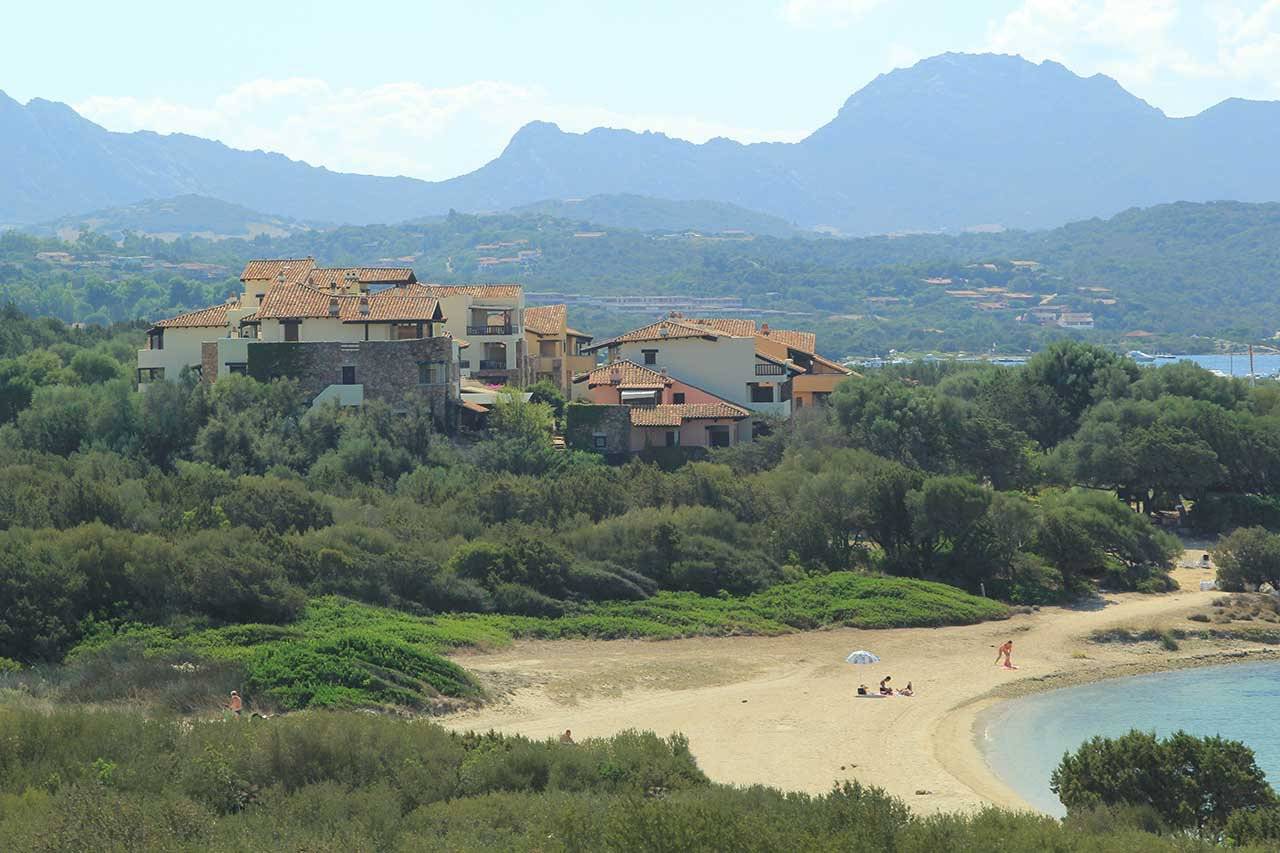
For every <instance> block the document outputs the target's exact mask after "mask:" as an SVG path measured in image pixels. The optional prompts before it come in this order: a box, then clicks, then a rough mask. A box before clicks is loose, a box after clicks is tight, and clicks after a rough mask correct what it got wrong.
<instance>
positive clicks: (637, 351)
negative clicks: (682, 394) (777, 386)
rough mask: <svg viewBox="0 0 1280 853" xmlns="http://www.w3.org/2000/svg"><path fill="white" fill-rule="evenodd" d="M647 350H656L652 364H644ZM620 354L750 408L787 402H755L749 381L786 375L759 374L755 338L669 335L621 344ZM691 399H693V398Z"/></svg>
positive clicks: (776, 406)
mask: <svg viewBox="0 0 1280 853" xmlns="http://www.w3.org/2000/svg"><path fill="white" fill-rule="evenodd" d="M644 350H657V355H656V360H655V362H654V363H653V364H645V361H644ZM618 353H619V356H620V357H621V358H624V359H627V360H628V361H634V362H635V363H636V364H644V365H645V367H649V368H651V369H653V370H662V369H663V368H666V370H667V373H668V374H669V375H670V376H672V377H674V378H677V379H682V380H684V381H685V382H688V383H689V384H690V385H696V386H698V387H699V388H702V389H704V390H706V391H709V392H711V393H712V394H714V395H716V396H717V397H721V398H723V399H725V400H728V401H729V402H730V403H736V404H737V405H739V406H743V407H744V408H748V409H756V410H768V411H778V410H779V409H780V408H788V409H789V406H788V405H787V404H786V403H781V404H779V403H776V402H775V403H763V404H762V403H752V402H751V393H750V390H749V388H748V385H749V384H750V383H755V382H768V381H774V380H778V379H782V378H785V377H778V376H756V372H755V371H756V343H755V339H754V338H730V337H721V338H719V339H717V340H714V341H709V340H706V339H704V338H670V339H667V340H659V341H643V342H637V343H623V344H619V345H618ZM689 402H693V401H692V400H690V401H689Z"/></svg>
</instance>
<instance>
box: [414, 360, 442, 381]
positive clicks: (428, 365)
mask: <svg viewBox="0 0 1280 853" xmlns="http://www.w3.org/2000/svg"><path fill="white" fill-rule="evenodd" d="M448 381H449V363H448V362H447V361H420V362H418V384H419V385H443V384H445V383H446V382H448Z"/></svg>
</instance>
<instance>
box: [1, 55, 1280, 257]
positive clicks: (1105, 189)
mask: <svg viewBox="0 0 1280 853" xmlns="http://www.w3.org/2000/svg"><path fill="white" fill-rule="evenodd" d="M1276 150H1280V102H1270V101H1268V102H1262V101H1244V100H1239V99H1230V100H1227V101H1224V102H1222V103H1220V104H1218V105H1216V106H1214V107H1212V108H1210V109H1208V110H1205V111H1204V112H1203V113H1200V114H1199V115H1197V116H1193V117H1190V118H1177V119H1174V118H1169V117H1167V116H1165V115H1164V114H1163V113H1162V112H1161V111H1159V110H1158V109H1156V108H1154V107H1152V106H1150V105H1149V104H1147V103H1145V102H1144V101H1142V100H1140V99H1139V98H1137V97H1135V96H1133V95H1132V94H1130V93H1129V92H1127V91H1125V90H1124V89H1123V88H1122V87H1121V86H1120V85H1119V84H1118V83H1116V82H1115V81H1114V80H1112V79H1111V78H1108V77H1104V76H1101V75H1095V76H1093V77H1089V78H1081V77H1078V76H1076V75H1075V74H1072V73H1071V72H1070V71H1069V70H1067V69H1066V68H1064V67H1063V66H1061V65H1059V64H1057V63H1053V62H1043V63H1040V64H1038V65H1037V64H1033V63H1030V62H1027V61H1025V60H1022V59H1020V58H1017V57H1011V56H995V55H962V54H944V55H942V56H937V57H933V58H931V59H926V60H923V61H921V62H919V63H917V64H916V65H914V66H912V67H911V68H908V69H900V70H896V71H893V72H890V73H888V74H883V75H881V76H880V77H878V78H876V79H875V80H874V81H872V82H871V83H869V84H868V85H867V86H865V87H863V88H862V89H861V90H859V91H858V92H857V93H855V94H854V95H853V96H852V97H850V98H849V99H848V100H847V101H846V102H845V104H844V106H843V107H841V108H840V110H839V112H838V113H837V115H836V116H835V118H834V119H832V120H831V121H830V122H829V123H827V124H826V125H824V126H823V127H821V128H819V129H817V130H816V131H814V132H813V133H812V134H810V135H809V136H808V137H807V138H805V139H803V140H802V141H800V142H797V143H793V144H788V143H758V144H751V145H742V144H739V143H737V142H733V141H731V140H727V139H713V140H710V141H709V142H706V143H704V144H701V145H695V144H692V143H689V142H684V141H682V140H678V139H672V138H669V137H667V136H665V135H663V134H657V133H634V132H631V131H623V130H609V129H602V128H600V129H596V130H592V131H590V132H588V133H584V134H576V133H565V132H563V131H561V130H560V129H559V128H558V127H556V126H555V125H553V124H548V123H545V122H533V123H531V124H529V125H526V126H525V127H524V128H522V129H521V130H520V131H518V132H517V133H516V134H515V136H514V137H512V139H511V141H510V143H509V144H508V145H507V147H506V149H505V150H504V151H503V152H502V154H501V155H500V156H499V157H497V158H496V159H495V160H493V161H491V162H490V163H488V164H486V165H485V166H483V167H481V168H480V169H477V170H476V171H474V172H471V173H469V174H466V175H461V176H459V177H457V178H452V179H450V180H447V181H440V182H436V183H431V182H426V181H420V180H415V179H411V178H389V177H372V176H366V175H354V174H345V173H339V172H332V171H329V170H328V169H325V168H323V167H313V166H309V165H307V164H305V163H301V162H298V161H294V160H290V159H288V158H287V157H285V156H283V155H280V154H268V153H264V152H261V151H254V152H249V151H239V150H236V149H232V148H228V147H226V146H225V145H222V144H221V143H218V142H213V141H210V140H206V139H200V138H197V137H193V136H187V135H183V134H173V135H159V134H155V133H151V132H146V131H142V132H138V133H113V132H109V131H107V130H104V129H103V128H101V127H99V126H98V125H96V124H94V123H92V122H90V121H88V120H86V119H84V118H83V117H81V116H80V115H78V114H77V113H76V112H75V111H74V110H72V109H71V108H70V107H68V106H66V105H64V104H57V103H52V102H49V101H44V100H40V99H34V100H32V101H31V102H30V103H28V104H27V105H26V106H25V107H24V106H22V105H20V104H18V103H17V102H16V101H14V100H12V99H10V98H8V97H6V96H4V95H3V94H2V93H0V224H4V223H9V224H18V223H34V222H41V221H45V220H52V219H55V218H57V217H61V216H66V215H68V214H78V213H83V212H84V211H87V210H98V209H102V208H111V207H115V206H118V205H128V204H134V203H137V202H139V201H142V200H144V199H155V198H165V197H169V196H177V195H182V194H199V195H203V196H208V197H211V198H214V199H220V200H222V201H225V202H229V203H232V204H237V205H243V206H245V207H248V208H251V209H253V210H259V211H269V212H270V213H271V214H274V215H278V216H284V217H292V218H295V219H300V220H306V221H317V220H319V221H330V222H346V223H357V224H358V223H369V222H394V221H400V220H405V219H410V218H414V217H421V216H428V215H433V214H440V213H444V212H446V211H448V210H449V209H457V210H463V211H496V210H506V209H510V208H514V207H520V206H526V205H532V204H536V203H540V202H545V201H546V200H547V199H578V198H587V197H590V196H596V195H601V194H612V195H632V196H648V197H653V198H656V199H665V200H674V201H699V202H716V203H721V204H729V205H735V206H737V207H738V208H745V209H746V211H745V212H758V213H761V214H767V216H768V217H772V218H775V219H765V220H761V221H762V222H766V223H772V227H774V228H777V227H779V225H780V223H777V222H776V220H777V219H780V220H782V221H783V222H785V223H792V224H794V225H796V226H799V227H800V228H831V229H835V230H838V231H840V232H843V233H848V234H869V233H886V232H896V231H933V230H942V229H948V230H956V229H964V228H972V227H978V226H986V225H1002V226H1006V227H1020V228H1038V227H1047V226H1052V225H1056V224H1060V223H1062V222H1066V221H1069V220H1074V219H1081V218H1087V217H1091V216H1107V215H1111V214H1113V213H1116V212H1118V211H1120V210H1123V209H1126V208H1129V207H1133V206H1146V205H1152V204H1157V203H1161V202H1169V201H1176V200H1189V201H1204V200H1214V199H1235V200H1241V201H1271V200H1280V168H1277V167H1276V164H1275V155H1274V152H1275V151H1276ZM633 204H634V203H633ZM612 206H613V207H614V208H617V207H618V203H617V201H616V200H615V201H614V202H613V205H612ZM652 209H653V208H650V211H651V210H652ZM668 212H669V211H668ZM686 212H687V210H686ZM646 215H648V214H646ZM665 216H666V214H663V216H662V217H658V220H657V221H656V224H655V227H672V225H671V222H670V221H668V220H667V219H665V218H664V217H665ZM584 218H585V217H584ZM717 221H719V220H717ZM620 224H626V225H633V226H634V223H632V222H630V221H628V222H624V223H620Z"/></svg>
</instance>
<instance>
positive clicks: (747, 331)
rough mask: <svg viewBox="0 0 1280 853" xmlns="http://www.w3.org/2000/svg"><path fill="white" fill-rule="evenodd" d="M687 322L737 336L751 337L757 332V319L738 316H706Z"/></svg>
mask: <svg viewBox="0 0 1280 853" xmlns="http://www.w3.org/2000/svg"><path fill="white" fill-rule="evenodd" d="M687 322H689V323H696V324H697V325H699V326H706V327H707V328H709V329H715V330H716V331H717V332H720V333H722V334H725V335H729V336H731V337H735V338H749V337H751V336H752V335H754V334H755V333H756V321H755V320H743V319H741V318H738V317H709V318H708V317H704V318H701V319H697V320H688V321H687Z"/></svg>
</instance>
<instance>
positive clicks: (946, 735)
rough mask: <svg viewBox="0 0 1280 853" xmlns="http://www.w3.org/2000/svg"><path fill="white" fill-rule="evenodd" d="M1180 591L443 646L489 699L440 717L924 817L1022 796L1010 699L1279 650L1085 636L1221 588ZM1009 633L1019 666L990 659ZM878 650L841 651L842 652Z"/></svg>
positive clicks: (1153, 623) (1170, 615)
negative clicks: (683, 760) (742, 629)
mask: <svg viewBox="0 0 1280 853" xmlns="http://www.w3.org/2000/svg"><path fill="white" fill-rule="evenodd" d="M1174 574H1175V576H1177V577H1178V579H1179V581H1180V588H1179V589H1178V590H1175V591H1173V592H1169V593H1162V594H1157V595H1144V594H1140V593H1120V594H1106V595H1104V596H1101V597H1100V598H1099V599H1097V600H1094V601H1091V602H1089V603H1087V604H1084V605H1079V606H1076V607H1046V608H1042V609H1041V610H1039V611H1036V612H1032V613H1024V614H1018V615H1015V616H1013V617H1012V618H1010V619H1008V620H1004V621H998V622H984V623H979V624H977V625H967V626H952V627H945V628H897V629H883V630H859V629H854V628H833V629H827V630H821V631H810V632H797V633H793V634H785V635H780V636H774V637H699V638H688V639H679V640H664V641H661V642H653V641H645V640H522V641H517V642H516V643H515V644H514V645H513V646H511V647H506V648H503V649H499V650H491V651H481V652H468V653H464V654H459V655H456V656H455V659H457V660H458V661H459V662H460V663H462V664H463V665H464V666H466V667H467V668H468V669H469V670H471V671H472V672H474V673H476V674H477V675H479V676H480V677H481V678H482V680H483V681H485V682H486V683H487V684H489V685H492V686H494V687H496V688H497V689H498V691H499V698H497V699H496V700H495V701H494V702H492V703H490V704H488V705H486V706H483V707H480V708H474V709H470V710H466V711H462V712H459V713H455V714H450V715H447V716H445V717H441V718H437V721H438V722H440V723H441V724H443V725H445V726H446V727H448V728H451V729H455V730H468V729H478V730H481V731H484V730H487V729H494V730H496V731H499V732H505V733H515V734H522V735H525V736H527V737H530V738H533V739H544V738H549V737H557V736H559V735H560V734H562V733H563V732H564V731H565V730H566V729H571V730H572V732H573V736H574V738H575V739H579V740H580V739H582V738H592V737H603V736H608V735H612V734H614V733H616V732H618V731H622V730H625V729H639V730H650V731H654V732H656V733H658V734H659V735H667V734H670V733H673V732H679V733H682V734H683V735H685V736H686V737H687V738H688V740H689V747H690V749H691V751H692V752H693V754H694V756H695V757H696V758H697V760H698V764H699V766H700V767H701V768H702V769H703V771H704V772H705V773H706V774H707V775H708V776H709V777H710V778H711V779H713V780H715V781H716V782H722V783H727V784H734V785H752V784H763V785H770V786H773V787H776V788H779V789H781V790H787V791H799V792H804V793H810V794H824V793H827V792H828V791H830V790H831V787H832V785H833V784H839V783H841V782H843V781H853V780H856V781H858V782H860V783H862V784H864V785H873V786H877V787H880V788H883V789H884V790H886V791H887V792H889V793H890V794H893V795H895V796H898V797H900V798H902V799H903V800H904V801H905V802H906V803H907V804H908V805H910V806H911V808H912V809H913V810H914V811H916V812H918V813H920V814H930V813H936V812H958V811H972V810H976V809H979V808H982V807H983V806H985V805H989V804H994V805H998V806H1004V807H1008V808H1013V809H1030V808H1031V806H1029V805H1028V804H1027V803H1026V802H1024V801H1023V800H1022V799H1021V798H1020V797H1019V796H1018V794H1017V793H1016V792H1015V791H1013V790H1012V789H1010V788H1008V787H1007V786H1006V785H1005V784H1004V782H1003V781H1002V780H1000V779H999V778H998V777H997V776H996V774H995V773H994V771H993V770H992V768H991V767H990V766H989V765H988V763H987V761H986V757H985V754H984V752H983V751H982V749H981V744H980V741H979V739H978V738H979V737H980V736H981V734H982V733H981V731H980V730H979V728H978V727H979V723H978V720H979V717H980V715H981V714H982V713H984V712H985V711H986V710H987V709H989V708H991V707H992V706H995V705H997V704H998V703H1000V702H1003V701H1007V700H1009V699H1012V698H1016V697H1017V696H1019V695H1026V694H1029V693H1035V692H1043V691H1046V690H1053V689H1058V688H1065V687H1071V686H1074V685H1078V684H1084V683H1088V682H1093V681H1098V680H1101V679H1108V678H1121V677H1125V676H1129V675H1139V674H1143V673H1146V672H1156V671H1163V670H1168V669H1175V668H1180V667H1185V666H1210V665H1214V664H1223V663H1235V662H1248V661H1256V660H1264V659H1267V658H1269V657H1270V658H1275V659H1280V648H1277V647H1274V646H1267V645H1264V644H1261V643H1255V642H1251V641H1248V640H1201V639H1197V638H1194V637H1193V638H1188V639H1186V640H1183V641H1182V642H1181V644H1180V645H1181V647H1180V648H1179V649H1178V650H1176V651H1167V650H1164V649H1162V648H1161V647H1160V646H1158V645H1157V644H1156V643H1153V642H1138V643H1132V644H1126V643H1094V642H1092V641H1091V640H1090V639H1089V637H1090V635H1091V634H1092V633H1093V632H1094V631H1098V630H1114V629H1117V628H1128V629H1131V630H1138V631H1140V630H1145V629H1148V628H1165V627H1185V628H1186V629H1188V630H1197V629H1199V628H1200V627H1201V626H1200V623H1195V622H1188V621H1187V617H1188V616H1190V615H1191V614H1193V613H1196V612H1204V611H1207V610H1208V609H1209V608H1210V606H1211V603H1212V601H1213V600H1214V598H1216V597H1217V596H1219V595H1222V593H1219V592H1216V591H1202V590H1200V589H1199V586H1198V585H1199V580H1200V579H1201V578H1203V577H1204V573H1203V572H1202V571H1200V570H1195V569H1179V570H1176V571H1175V573H1174ZM1008 639H1014V641H1015V650H1014V654H1013V659H1014V662H1015V663H1017V664H1019V665H1020V667H1021V668H1020V669H1019V670H1018V671H1016V672H1010V671H1005V670H1002V669H1001V668H1000V667H997V666H994V665H993V662H992V661H993V658H994V657H995V647H996V646H998V645H999V644H1000V643H1002V642H1004V641H1005V640H1008ZM859 648H865V649H868V650H871V651H873V652H875V653H876V654H878V655H880V657H881V663H878V664H875V665H871V666H867V667H860V666H852V665H850V664H847V663H845V662H844V658H845V656H846V655H847V654H848V653H849V651H850V650H852V649H859ZM885 675H891V676H892V677H893V681H892V682H891V683H892V684H895V685H899V686H903V685H905V684H906V683H907V682H908V681H912V682H913V683H914V686H915V696H913V697H911V698H906V697H902V698H899V697H894V698H893V699H891V700H876V701H865V700H858V699H857V698H856V697H855V696H854V692H855V688H856V687H857V685H858V684H859V683H865V684H868V685H869V686H874V685H875V684H876V682H877V681H879V679H880V678H882V677H883V676H885Z"/></svg>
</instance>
